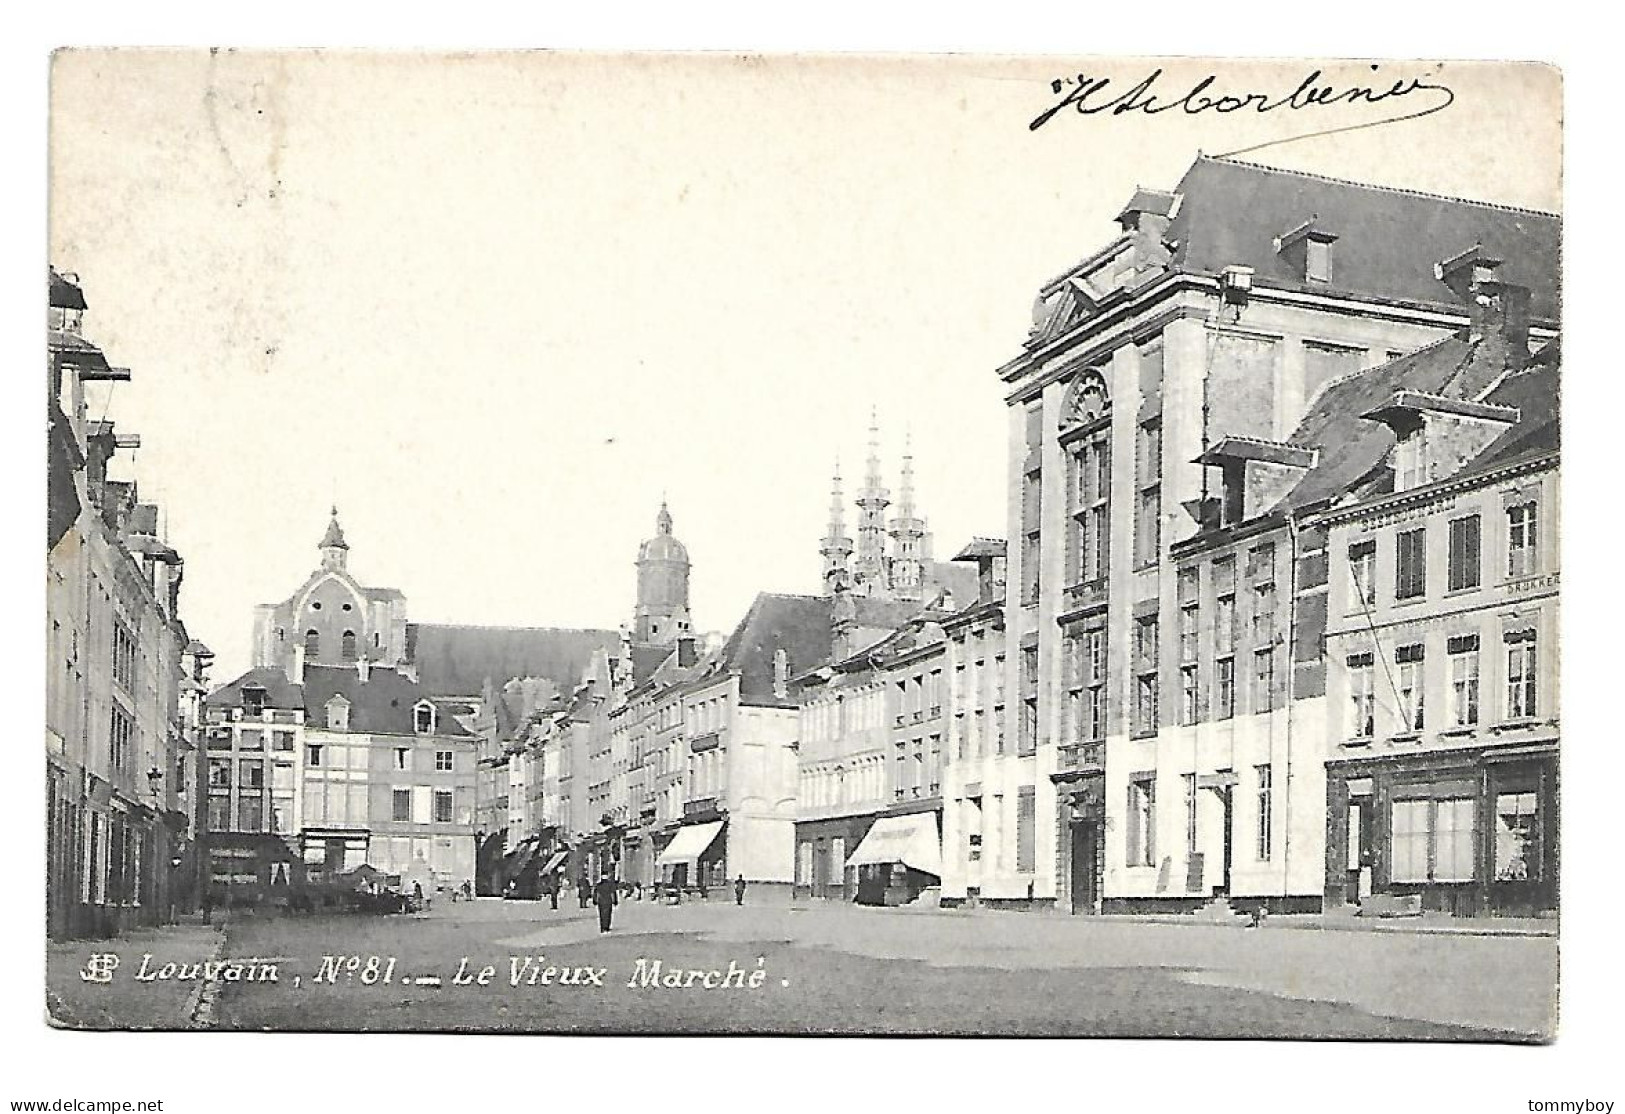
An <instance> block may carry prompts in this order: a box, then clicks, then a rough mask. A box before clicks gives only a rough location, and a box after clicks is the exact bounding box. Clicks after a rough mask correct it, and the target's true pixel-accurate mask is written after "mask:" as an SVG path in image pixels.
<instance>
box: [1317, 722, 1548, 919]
mask: <svg viewBox="0 0 1625 1114" xmlns="http://www.w3.org/2000/svg"><path fill="white" fill-rule="evenodd" d="M1327 803H1328V806H1329V807H1328V814H1327V841H1326V851H1327V870H1326V905H1327V907H1328V908H1335V907H1340V906H1341V907H1347V906H1367V905H1370V906H1372V907H1373V908H1380V909H1388V910H1389V911H1398V912H1408V911H1437V912H1447V913H1452V914H1455V915H1457V916H1479V915H1489V916H1515V917H1516V916H1521V917H1531V916H1541V915H1549V914H1552V913H1555V912H1556V910H1557V905H1558V849H1557V814H1558V803H1559V794H1558V765H1557V743H1556V741H1555V740H1553V741H1551V742H1549V743H1544V742H1543V743H1539V744H1535V745H1531V746H1509V747H1503V748H1495V749H1491V750H1485V751H1477V750H1473V751H1460V752H1451V753H1445V754H1431V755H1414V756H1406V757H1403V758H1398V757H1391V756H1390V757H1383V758H1376V759H1370V760H1361V759H1352V760H1345V761H1339V762H1333V763H1330V764H1328V766H1327ZM1390 907H1391V908H1390Z"/></svg>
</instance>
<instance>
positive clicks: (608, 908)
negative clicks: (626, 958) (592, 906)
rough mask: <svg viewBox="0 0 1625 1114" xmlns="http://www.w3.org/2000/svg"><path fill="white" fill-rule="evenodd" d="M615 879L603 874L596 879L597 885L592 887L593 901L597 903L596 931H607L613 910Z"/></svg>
mask: <svg viewBox="0 0 1625 1114" xmlns="http://www.w3.org/2000/svg"><path fill="white" fill-rule="evenodd" d="M615 892H616V886H615V879H613V878H611V877H609V875H607V874H606V875H605V876H604V877H602V878H600V879H598V885H596V886H594V887H593V890H592V897H593V901H594V902H595V903H597V905H598V931H599V932H608V931H609V920H610V917H611V916H613V915H614V912H615Z"/></svg>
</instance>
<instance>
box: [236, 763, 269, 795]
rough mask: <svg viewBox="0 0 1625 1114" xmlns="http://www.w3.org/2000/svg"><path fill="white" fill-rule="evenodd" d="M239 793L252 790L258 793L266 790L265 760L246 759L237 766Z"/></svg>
mask: <svg viewBox="0 0 1625 1114" xmlns="http://www.w3.org/2000/svg"><path fill="white" fill-rule="evenodd" d="M237 788H238V791H239V792H240V791H242V790H244V789H252V790H254V791H255V792H258V791H259V790H261V789H264V788H265V760H264V759H263V758H245V759H243V760H242V761H241V762H239V763H238V764H237Z"/></svg>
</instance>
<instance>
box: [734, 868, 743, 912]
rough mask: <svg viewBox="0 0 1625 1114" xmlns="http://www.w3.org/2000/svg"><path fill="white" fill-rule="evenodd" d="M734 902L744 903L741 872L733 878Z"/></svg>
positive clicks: (737, 903) (736, 903)
mask: <svg viewBox="0 0 1625 1114" xmlns="http://www.w3.org/2000/svg"><path fill="white" fill-rule="evenodd" d="M734 904H735V905H743V904H745V876H744V875H743V874H741V875H740V876H739V877H738V878H735V879H734Z"/></svg>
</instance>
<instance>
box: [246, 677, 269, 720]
mask: <svg viewBox="0 0 1625 1114" xmlns="http://www.w3.org/2000/svg"><path fill="white" fill-rule="evenodd" d="M264 714H265V690H264V689H262V688H260V687H259V686H258V685H246V686H244V688H243V715H245V716H247V717H248V718H249V719H259V718H260V717H261V716H263V715H264Z"/></svg>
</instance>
